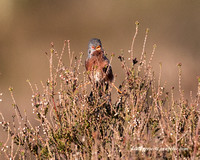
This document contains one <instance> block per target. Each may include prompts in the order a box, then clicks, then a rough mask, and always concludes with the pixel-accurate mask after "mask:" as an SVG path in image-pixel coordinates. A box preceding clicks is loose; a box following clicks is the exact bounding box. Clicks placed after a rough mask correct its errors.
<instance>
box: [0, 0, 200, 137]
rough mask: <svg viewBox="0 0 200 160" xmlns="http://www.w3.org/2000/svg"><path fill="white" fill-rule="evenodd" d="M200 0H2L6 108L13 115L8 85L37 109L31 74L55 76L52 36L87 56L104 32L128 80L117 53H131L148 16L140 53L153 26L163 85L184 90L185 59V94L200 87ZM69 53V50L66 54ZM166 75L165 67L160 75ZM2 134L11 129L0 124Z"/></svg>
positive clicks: (0, 105) (1, 88)
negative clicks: (51, 64) (51, 66)
mask: <svg viewBox="0 0 200 160" xmlns="http://www.w3.org/2000/svg"><path fill="white" fill-rule="evenodd" d="M199 14H200V1H199V0H190V1H189V0H162V1H161V0H95V1H94V0H59V1H57V0H42V1H41V0H17V1H16V0H0V93H3V95H2V96H0V99H3V101H2V102H0V112H2V113H3V114H4V115H5V118H6V119H10V117H11V115H12V114H13V112H14V110H13V108H12V105H11V104H12V100H11V97H10V93H9V91H8V88H9V86H12V87H14V96H15V99H16V101H17V104H18V105H19V107H20V109H21V111H22V112H23V111H24V110H25V109H26V111H27V114H28V115H31V114H32V107H31V101H30V99H31V89H30V87H29V85H28V84H27V82H26V80H27V79H30V81H31V82H32V83H33V84H35V83H38V84H40V80H42V81H44V82H45V81H46V80H47V78H48V76H49V68H48V60H47V58H46V56H45V52H49V50H50V48H51V45H50V43H51V42H54V45H55V49H56V50H57V51H58V52H60V51H61V50H62V46H63V42H64V40H70V41H71V50H72V51H74V52H75V54H76V55H78V54H79V53H80V52H83V53H84V59H85V58H86V57H87V45H88V41H89V40H90V39H91V38H93V37H97V38H100V39H101V40H102V43H103V47H104V49H105V51H106V52H107V53H108V57H109V58H110V54H111V53H115V55H116V56H115V57H114V59H113V61H112V66H113V71H114V73H117V75H118V76H117V79H116V84H119V83H120V82H121V81H122V80H123V78H124V77H123V76H124V74H123V73H122V72H121V70H120V66H121V64H120V62H119V60H118V59H117V56H118V55H120V52H121V49H123V50H124V53H125V56H127V57H128V56H129V55H127V54H128V52H127V51H128V50H129V49H130V46H131V42H132V37H133V35H134V33H135V21H139V22H140V26H139V33H138V37H137V39H136V43H135V48H134V56H135V57H138V58H139V57H140V54H141V52H142V45H143V41H144V36H145V30H146V28H150V32H149V35H148V41H147V47H146V53H147V58H149V56H150V54H151V52H152V48H153V44H157V49H156V53H155V56H154V60H153V67H154V70H155V71H157V70H158V69H159V62H162V66H163V69H162V84H164V82H165V81H166V82H167V87H168V88H169V89H170V87H172V86H175V90H176V91H178V88H177V87H178V69H177V64H178V63H179V62H181V63H182V65H183V67H182V70H183V71H182V72H183V78H182V84H183V89H184V90H185V95H186V96H188V97H189V92H190V91H193V92H194V95H195V94H196V92H197V78H196V77H197V76H198V75H200V70H199V67H200V63H199V60H200V41H199V38H200V18H199ZM65 58H67V56H65ZM157 74H158V73H157ZM0 134H1V136H0V140H2V137H3V135H5V133H4V132H2V130H1V129H0Z"/></svg>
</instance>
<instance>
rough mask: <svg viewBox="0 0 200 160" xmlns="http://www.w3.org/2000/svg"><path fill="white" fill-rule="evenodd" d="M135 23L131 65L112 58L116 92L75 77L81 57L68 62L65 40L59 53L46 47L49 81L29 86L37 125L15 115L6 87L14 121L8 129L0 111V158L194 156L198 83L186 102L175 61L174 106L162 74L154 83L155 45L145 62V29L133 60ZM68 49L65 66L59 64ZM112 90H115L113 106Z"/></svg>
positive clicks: (83, 76) (198, 152)
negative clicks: (119, 73) (120, 73)
mask: <svg viewBox="0 0 200 160" xmlns="http://www.w3.org/2000/svg"><path fill="white" fill-rule="evenodd" d="M138 25H139V23H136V33H135V35H134V37H133V41H132V46H131V50H130V52H129V54H130V60H131V63H132V64H131V65H127V63H126V61H125V59H124V56H123V54H121V55H120V56H119V57H118V59H119V63H121V66H122V68H123V70H124V75H125V76H124V80H123V82H122V83H121V84H120V86H119V87H118V88H117V87H116V86H115V85H114V83H112V84H110V85H109V88H108V90H105V89H104V87H103V86H101V87H95V86H94V85H93V83H91V82H90V81H89V80H88V75H87V74H88V73H87V72H83V73H82V72H81V68H83V63H82V56H83V54H82V53H81V54H80V55H79V57H73V53H71V51H70V43H69V41H65V43H64V47H63V50H62V52H61V53H60V54H58V53H57V52H56V51H55V49H54V46H53V44H52V48H51V51H50V54H47V56H48V58H49V64H50V65H49V66H50V67H49V68H50V77H49V79H48V80H47V82H46V83H45V84H44V83H42V82H41V86H42V88H43V90H39V89H38V87H37V86H36V87H35V88H34V87H33V86H32V84H31V82H30V81H27V82H28V83H29V85H30V87H31V90H32V92H33V95H32V99H31V101H32V106H33V108H34V114H35V116H36V117H37V119H38V121H39V125H37V126H33V125H32V124H31V123H30V121H29V119H28V117H27V116H26V114H25V115H23V114H22V113H21V112H20V108H19V107H18V105H17V103H16V102H15V99H14V96H13V88H10V89H9V90H10V92H11V97H12V99H13V107H14V110H15V116H16V117H17V120H15V118H14V117H15V116H13V123H12V124H10V123H9V122H6V121H5V119H4V116H3V115H2V114H0V115H1V118H2V122H1V124H2V127H3V129H4V130H5V131H6V132H8V139H7V141H6V142H4V143H3V142H2V143H1V148H2V149H1V152H2V154H4V155H5V156H6V158H7V159H16V158H18V159H30V158H31V157H32V158H33V157H34V158H35V159H146V158H148V157H152V159H176V158H181V159H183V158H185V159H190V158H193V159H194V158H197V157H200V149H199V147H200V145H199V142H200V140H199V129H200V118H199V116H200V114H199V109H198V105H199V98H200V79H199V84H198V93H197V95H196V98H195V99H192V98H191V101H190V103H189V102H188V101H187V100H186V99H185V98H184V96H183V91H182V89H181V64H178V70H179V86H178V88H179V93H180V98H179V100H178V101H175V100H174V94H173V93H174V88H172V89H171V91H170V92H167V91H166V89H165V84H164V85H162V84H161V80H160V79H161V71H160V73H159V79H158V82H157V81H156V80H155V76H154V72H153V71H152V67H151V63H152V59H153V55H154V53H155V49H156V45H154V46H153V51H152V54H151V57H150V59H149V60H148V61H147V59H146V55H145V45H146V40H147V35H148V30H147V32H146V35H145V40H144V44H143V51H142V54H141V57H140V59H139V60H137V59H136V58H134V57H133V47H134V42H135V39H136V36H137V33H138ZM66 47H68V53H69V61H70V65H69V66H68V67H66V66H65V65H64V64H63V62H62V59H63V54H64V52H65V50H66ZM113 56H114V55H112V57H113ZM112 57H111V59H112ZM160 69H161V64H160ZM89 86H91V87H89ZM112 89H113V90H114V89H117V91H116V92H118V95H117V97H115V98H116V100H115V101H114V100H113V99H112V96H111V90H112ZM191 97H192V96H191ZM9 138H10V140H11V142H10V143H9ZM9 144H10V145H9Z"/></svg>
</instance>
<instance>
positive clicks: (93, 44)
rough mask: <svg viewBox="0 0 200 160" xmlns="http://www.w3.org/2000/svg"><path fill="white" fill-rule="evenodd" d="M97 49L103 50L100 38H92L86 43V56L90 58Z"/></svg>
mask: <svg viewBox="0 0 200 160" xmlns="http://www.w3.org/2000/svg"><path fill="white" fill-rule="evenodd" d="M97 50H103V49H102V44H101V41H100V39H97V38H92V39H91V40H90V41H89V44H88V57H89V58H91V56H92V53H93V52H94V51H97Z"/></svg>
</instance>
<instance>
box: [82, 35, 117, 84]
mask: <svg viewBox="0 0 200 160" xmlns="http://www.w3.org/2000/svg"><path fill="white" fill-rule="evenodd" d="M85 68H86V70H87V71H88V72H89V79H90V81H92V82H94V83H96V84H97V85H98V84H101V85H102V84H104V83H106V84H109V83H110V82H112V80H113V78H114V76H113V72H112V67H111V65H110V62H109V60H108V58H107V57H106V56H105V55H104V50H103V48H102V44H101V41H100V39H97V38H92V39H91V40H90V41H89V44H88V57H87V59H86V61H85Z"/></svg>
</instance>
